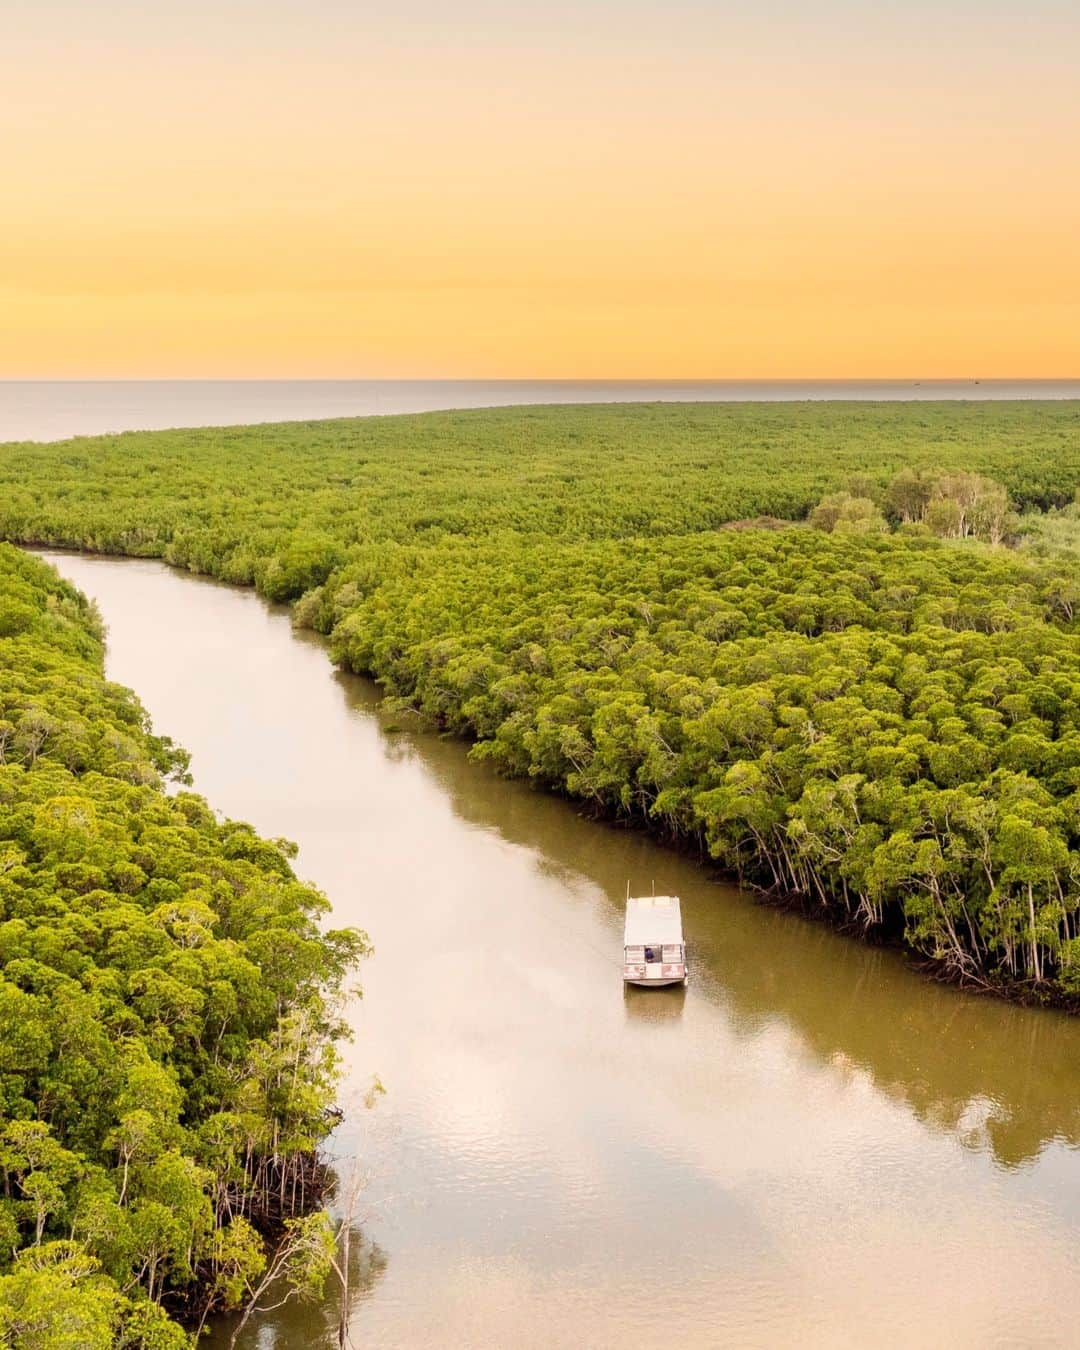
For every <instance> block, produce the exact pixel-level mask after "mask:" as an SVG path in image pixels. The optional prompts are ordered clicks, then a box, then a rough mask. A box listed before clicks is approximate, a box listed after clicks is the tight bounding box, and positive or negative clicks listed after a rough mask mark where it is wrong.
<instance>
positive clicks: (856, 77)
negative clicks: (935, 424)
mask: <svg viewBox="0 0 1080 1350" xmlns="http://www.w3.org/2000/svg"><path fill="white" fill-rule="evenodd" d="M0 70H2V75H3V83H4V91H3V99H2V102H0V172H2V186H0V191H2V211H0V378H23V377H48V376H57V377H79V376H85V377H98V376H101V377H105V376H223V377H224V376H296V377H301V376H340V377H347V376H356V377H372V378H376V377H392V376H401V377H410V376H416V377H435V376H452V377H468V376H492V377H494V376H506V377H528V376H534V377H546V376H551V377H562V376H566V377H582V378H587V377H617V376H622V377H628V378H629V377H673V378H678V377H684V378H697V377H718V378H724V377H727V378H743V377H754V376H758V377H774V378H784V377H799V376H803V377H843V376H849V377H859V376H866V377H874V376H896V377H902V376H925V377H934V376H943V377H944V376H966V375H973V376H985V377H992V376H1029V377H1034V376H1061V377H1066V376H1077V375H1080V94H1078V80H1080V76H1078V71H1080V4H1078V3H1077V0H1027V2H1026V3H1025V4H1023V5H1021V4H1020V3H1015V2H1014V3H1011V4H1006V3H1003V2H1001V0H938V3H928V2H926V0H893V2H892V3H883V2H882V0H878V2H877V3H869V2H867V3H856V2H855V0H761V2H759V3H755V4H754V5H750V4H748V3H743V4H738V5H736V4H733V3H726V2H725V0H666V3H659V2H658V0H627V2H625V3H601V2H600V0H576V2H575V3H570V2H569V0H547V2H546V3H543V4H541V3H534V4H524V3H515V0H503V2H502V3H498V2H497V0H457V3H455V4H447V3H445V0H443V2H442V3H439V2H437V0H395V3H393V4H390V3H384V4H381V5H372V4H365V3H357V0H352V2H351V3H347V2H346V0H305V3H300V2H299V0H215V2H214V3H211V0H186V2H185V3H183V4H181V3H178V2H177V0H160V2H159V3H153V4H150V3H146V0H139V2H138V3H136V2H135V0H99V2H98V3H96V4H92V5H91V4H87V3H85V0H4V3H3V6H2V14H0Z"/></svg>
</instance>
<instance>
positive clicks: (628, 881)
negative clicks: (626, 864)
mask: <svg viewBox="0 0 1080 1350" xmlns="http://www.w3.org/2000/svg"><path fill="white" fill-rule="evenodd" d="M626 903H627V904H629V903H630V878H629V877H627V878H626Z"/></svg>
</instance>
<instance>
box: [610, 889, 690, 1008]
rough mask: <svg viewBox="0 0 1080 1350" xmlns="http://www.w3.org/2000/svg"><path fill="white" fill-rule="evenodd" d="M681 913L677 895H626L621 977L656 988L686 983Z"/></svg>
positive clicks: (628, 982)
mask: <svg viewBox="0 0 1080 1350" xmlns="http://www.w3.org/2000/svg"><path fill="white" fill-rule="evenodd" d="M689 978H690V971H689V968H688V966H687V964H686V944H685V943H684V942H683V931H682V914H681V912H680V910H679V897H678V896H677V895H649V896H644V897H641V898H638V897H635V896H628V897H627V901H626V927H625V929H624V931H623V980H624V981H625V982H626V983H627V984H640V985H648V986H649V987H654V986H655V987H659V986H661V985H665V984H687V983H688V982H689Z"/></svg>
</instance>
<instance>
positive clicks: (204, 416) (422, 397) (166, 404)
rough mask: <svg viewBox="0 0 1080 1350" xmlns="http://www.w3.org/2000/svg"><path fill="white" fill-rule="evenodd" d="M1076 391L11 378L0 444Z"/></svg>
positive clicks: (967, 385) (1014, 384) (994, 385)
mask: <svg viewBox="0 0 1080 1350" xmlns="http://www.w3.org/2000/svg"><path fill="white" fill-rule="evenodd" d="M1072 398H1080V380H7V381H0V442H3V441H17V440H36V441H55V440H63V439H65V438H66V437H68V436H86V435H96V434H99V433H101V432H109V431H140V430H142V431H149V430H160V429H163V428H166V427H197V426H235V425H238V424H241V423H250V422H290V421H311V420H313V419H315V418H322V417H361V416H372V415H375V416H382V415H385V414H389V413H409V412H431V411H435V410H438V409H448V408H487V407H507V406H509V405H513V404H522V403H621V402H638V403H653V402H661V401H671V402H742V401H745V400H751V401H757V400H763V401H767V402H775V401H796V400H801V399H856V400H870V399H903V400H912V399H974V400H982V399H1072Z"/></svg>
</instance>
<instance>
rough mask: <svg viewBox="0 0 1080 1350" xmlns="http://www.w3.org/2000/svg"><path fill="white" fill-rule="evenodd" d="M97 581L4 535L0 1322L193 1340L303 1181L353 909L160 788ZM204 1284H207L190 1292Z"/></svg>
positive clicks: (71, 1333) (45, 1338)
mask: <svg viewBox="0 0 1080 1350" xmlns="http://www.w3.org/2000/svg"><path fill="white" fill-rule="evenodd" d="M185 765H186V759H185V756H184V755H183V754H182V753H181V752H179V751H178V750H177V749H176V748H175V747H174V746H172V745H171V744H170V743H169V742H168V741H167V740H164V739H162V738H160V737H157V736H155V735H153V733H152V732H151V730H150V728H149V725H148V722H147V718H146V715H145V713H144V711H143V709H142V708H141V707H140V705H139V704H138V702H137V701H136V699H135V697H134V695H132V694H131V692H130V691H128V690H126V689H123V688H120V687H119V686H117V685H115V684H111V683H109V682H108V681H107V680H106V679H105V678H104V675H103V667H102V633H101V626H100V623H99V621H98V618H97V615H96V613H95V611H94V610H93V608H92V607H90V606H89V605H88V604H87V602H86V601H85V600H84V599H83V598H82V597H81V596H79V595H78V593H77V592H76V591H74V590H73V589H72V588H71V587H70V586H68V585H67V584H65V583H63V582H62V581H60V580H59V579H58V577H57V576H56V574H55V572H54V571H53V570H52V569H51V568H48V567H46V566H44V565H43V564H42V563H40V562H38V561H37V560H36V559H33V558H31V557H29V556H26V555H24V554H22V553H20V552H18V551H17V550H15V549H13V548H12V547H10V545H0V1175H2V1177H3V1192H2V1195H0V1344H2V1345H5V1346H6V1345H11V1346H14V1347H27V1348H29V1347H47V1348H48V1350H59V1348H60V1347H68V1346H70V1347H71V1348H72V1350H75V1348H76V1347H78V1348H79V1350H83V1348H84V1347H88V1348H90V1347H99V1346H101V1347H105V1346H111V1345H114V1344H124V1345H130V1346H144V1347H147V1350H150V1347H154V1348H155V1350H156V1348H158V1347H160V1348H162V1350H165V1348H166V1347H168V1348H170V1350H171V1347H174V1346H180V1345H183V1344H186V1343H187V1338H186V1336H185V1335H184V1334H183V1333H182V1332H181V1331H180V1329H179V1327H178V1326H177V1325H176V1323H175V1322H173V1321H171V1320H170V1319H169V1317H168V1316H167V1315H166V1313H165V1312H164V1311H162V1308H163V1306H164V1308H166V1309H170V1310H176V1309H177V1308H178V1307H179V1306H180V1302H181V1300H183V1299H184V1298H185V1297H186V1295H187V1293H188V1292H189V1291H190V1290H191V1289H192V1288H193V1287H194V1285H195V1282H196V1280H198V1281H199V1282H200V1293H199V1295H198V1297H199V1298H201V1299H205V1298H207V1297H209V1298H212V1299H214V1300H215V1301H216V1302H217V1303H218V1304H219V1305H223V1304H224V1303H226V1302H227V1301H228V1299H229V1297H230V1294H231V1293H234V1292H235V1291H236V1289H237V1288H238V1285H239V1284H240V1283H242V1277H243V1276H248V1277H250V1276H251V1274H252V1272H254V1271H257V1269H258V1268H259V1266H260V1264H261V1262H262V1261H263V1260H264V1256H263V1251H262V1242H261V1241H260V1240H259V1238H258V1237H257V1236H256V1229H258V1228H265V1227H266V1225H267V1224H268V1223H272V1222H277V1221H278V1220H280V1219H281V1218H282V1217H283V1216H288V1215H289V1214H291V1213H293V1212H294V1211H299V1210H301V1209H303V1208H304V1207H305V1204H306V1203H307V1201H308V1200H310V1197H305V1196H304V1195H303V1193H302V1192H303V1187H304V1185H305V1181H306V1179H307V1178H308V1177H309V1175H310V1170H311V1169H310V1157H311V1153H312V1150H313V1149H314V1148H315V1146H316V1144H317V1143H318V1141H319V1140H320V1139H321V1138H322V1137H323V1135H324V1134H325V1133H326V1131H327V1128H328V1125H329V1116H328V1112H329V1111H330V1109H331V1107H332V1104H333V1100H334V1081H335V1065H336V1055H335V1052H334V1049H333V1042H334V1040H335V1039H336V1038H337V1037H338V1036H339V1035H340V1034H342V1030H343V1028H342V1025H341V1023H340V1020H339V1017H338V1015H337V1013H336V1011H335V1007H336V1003H337V1000H338V997H339V993H340V990H341V987H342V981H343V979H344V976H345V973H346V971H347V970H348V968H349V967H350V966H351V965H352V963H353V962H354V961H355V960H356V958H357V957H358V956H359V955H360V954H361V953H362V951H363V946H364V944H363V939H362V937H361V936H360V935H359V934H356V933H353V932H348V931H343V932H336V933H335V932H331V933H323V932H321V931H320V929H319V926H318V920H319V918H320V916H321V915H322V914H323V912H324V911H325V909H326V901H325V900H324V898H323V897H322V896H321V895H320V894H319V893H318V892H316V891H314V890H312V889H311V888H310V887H308V886H304V885H302V884H300V883H299V882H298V881H297V880H296V878H295V877H294V875H293V873H292V869H291V866H290V862H289V858H290V856H291V848H290V846H289V845H287V844H284V843H282V842H281V841H268V840H264V839H260V838H259V837H258V836H257V835H256V834H255V833H254V832H253V831H252V830H251V828H250V827H249V826H247V825H244V824H242V823H240V822H236V821H224V822H222V821H219V820H218V819H217V818H216V817H215V816H214V814H213V813H212V812H211V810H210V809H209V808H208V807H207V805H206V803H205V802H204V801H202V799H201V798H199V797H196V796H194V795H193V794H192V793H190V792H187V791H182V790H181V791H178V792H176V793H175V795H170V794H169V793H167V792H166V790H165V787H164V780H166V779H167V778H170V777H171V778H174V779H176V778H179V779H181V780H182V779H183V777H184V771H185ZM195 1306H196V1307H197V1306H198V1304H197V1303H196V1305H195Z"/></svg>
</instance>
